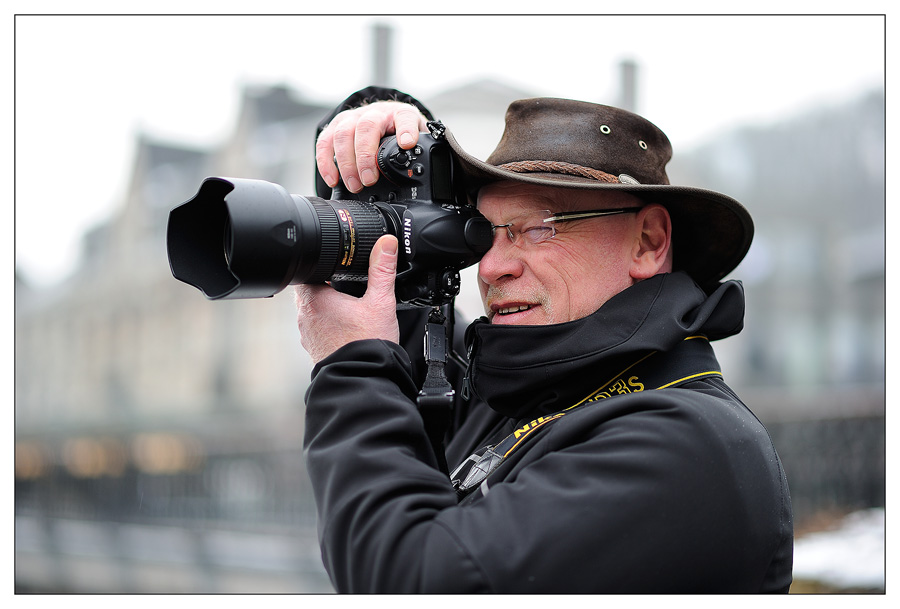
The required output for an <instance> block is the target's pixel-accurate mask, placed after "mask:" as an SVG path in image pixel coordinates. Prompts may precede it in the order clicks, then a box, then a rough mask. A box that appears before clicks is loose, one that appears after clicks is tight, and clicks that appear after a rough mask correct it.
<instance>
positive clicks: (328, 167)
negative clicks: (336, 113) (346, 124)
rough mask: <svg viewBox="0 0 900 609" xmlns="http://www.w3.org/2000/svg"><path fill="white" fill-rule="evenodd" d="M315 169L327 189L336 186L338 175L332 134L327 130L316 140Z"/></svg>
mask: <svg viewBox="0 0 900 609" xmlns="http://www.w3.org/2000/svg"><path fill="white" fill-rule="evenodd" d="M316 168H317V169H318V170H319V175H321V176H322V179H323V180H325V183H326V184H328V187H329V188H334V187H335V186H337V184H338V179H339V178H340V175H339V174H338V168H337V165H336V164H335V162H334V138H333V134H332V132H331V131H329V130H328V129H326V130H324V131H322V133H321V134H319V139H317V140H316Z"/></svg>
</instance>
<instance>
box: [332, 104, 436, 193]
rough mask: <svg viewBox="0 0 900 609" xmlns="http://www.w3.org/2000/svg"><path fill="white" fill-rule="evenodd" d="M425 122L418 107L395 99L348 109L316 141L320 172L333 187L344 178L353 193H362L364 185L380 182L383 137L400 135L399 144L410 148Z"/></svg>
mask: <svg viewBox="0 0 900 609" xmlns="http://www.w3.org/2000/svg"><path fill="white" fill-rule="evenodd" d="M426 123H427V119H426V118H425V116H423V115H422V113H421V112H419V110H418V108H416V107H415V106H412V105H410V104H404V103H401V102H396V101H379V102H375V103H373V104H369V105H367V106H362V107H361V108H354V109H353V110H345V111H343V112H341V113H340V114H338V115H337V116H335V117H334V119H333V120H332V121H331V122H330V123H328V126H327V127H325V129H323V130H322V133H320V134H319V139H318V140H316V166H317V167H318V169H319V174H320V175H321V176H322V178H323V179H324V180H325V183H326V184H328V186H329V187H331V188H334V187H335V186H337V183H338V178H339V177H341V178H343V181H344V185H345V186H346V187H347V189H348V190H349V191H350V192H359V191H360V190H362V188H363V186H371V185H373V184H374V183H375V182H377V181H378V175H379V174H378V164H377V160H376V155H377V153H378V145H379V144H380V143H381V140H382V138H383V137H384V136H386V135H391V134H397V142H398V143H399V144H400V147H401V148H404V149H410V148H412V147H413V146H415V144H416V141H418V139H419V132H421V131H425V130H426V129H427V124H426ZM335 164H336V166H335ZM338 171H340V176H338Z"/></svg>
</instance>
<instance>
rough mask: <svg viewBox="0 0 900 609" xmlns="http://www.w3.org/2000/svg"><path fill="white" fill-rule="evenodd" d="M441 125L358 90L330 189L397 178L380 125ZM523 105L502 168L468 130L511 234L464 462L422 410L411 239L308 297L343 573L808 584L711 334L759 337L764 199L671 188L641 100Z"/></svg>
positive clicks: (492, 213)
mask: <svg viewBox="0 0 900 609" xmlns="http://www.w3.org/2000/svg"><path fill="white" fill-rule="evenodd" d="M382 100H384V101H382ZM431 118H432V117H431V116H430V114H429V113H428V111H427V109H425V108H424V107H423V106H422V105H421V104H420V103H419V102H417V101H416V100H414V99H412V98H410V97H409V96H406V95H404V94H401V93H399V92H397V91H392V90H385V89H378V88H370V89H366V90H363V91H361V92H359V93H357V94H355V95H353V96H351V97H350V98H348V100H346V101H345V102H344V103H343V104H342V105H341V106H340V107H339V108H338V109H337V110H336V111H335V115H334V116H332V117H329V119H327V120H326V121H325V122H324V124H323V127H322V129H321V132H320V134H319V137H318V140H317V143H316V159H317V167H318V171H319V174H320V175H319V176H318V187H317V192H318V194H319V196H321V197H325V198H328V196H329V192H330V188H332V187H335V186H336V185H337V183H338V179H339V177H341V178H342V179H343V182H344V184H345V185H346V187H347V188H348V189H349V190H351V191H353V192H357V191H359V190H360V189H361V188H362V187H363V185H366V186H368V185H371V184H372V183H374V182H375V180H377V177H378V171H377V167H376V163H375V159H374V155H375V151H376V150H377V147H378V143H379V141H380V139H381V138H382V137H383V136H384V135H385V134H392V133H396V134H397V136H398V141H399V142H400V145H401V146H402V147H403V148H406V149H409V148H411V147H412V146H413V145H414V143H415V141H416V139H417V136H418V133H419V132H420V131H422V130H424V128H425V122H426V119H428V120H430V119H431ZM506 121H507V123H506V131H505V133H504V136H503V138H502V140H501V142H500V143H499V144H498V147H497V149H496V150H495V151H494V153H493V154H492V155H491V156H490V157H489V158H488V160H487V162H482V161H479V160H477V159H474V158H472V157H471V156H469V155H467V154H466V153H465V152H464V151H462V150H461V149H459V147H458V145H457V144H455V140H451V144H452V145H454V150H455V151H456V153H457V157H458V158H459V160H460V163H461V165H462V168H463V171H464V172H465V178H466V181H467V185H468V188H469V190H470V193H471V194H472V195H473V200H475V198H477V205H478V209H479V211H480V212H481V213H482V214H483V215H484V216H485V217H486V218H487V219H488V220H489V221H490V222H491V224H492V225H493V226H494V236H493V244H492V246H491V248H490V250H489V251H488V252H487V254H485V255H484V257H483V258H482V260H481V262H480V264H479V269H478V282H479V288H480V291H481V295H482V298H483V301H484V306H485V313H486V317H485V318H482V319H480V320H478V321H476V322H475V323H473V324H472V325H471V326H470V327H469V328H468V329H467V330H466V336H465V347H460V349H459V350H460V351H461V352H464V353H467V354H468V358H469V363H468V368H467V370H465V371H463V370H461V369H460V370H457V368H458V367H456V366H448V376H450V377H451V380H452V381H453V383H454V384H455V389H456V396H455V399H456V403H455V408H454V411H453V416H452V421H451V423H450V428H449V429H448V430H447V433H446V445H445V453H444V455H438V454H435V451H434V450H433V449H432V444H431V443H430V442H429V438H428V434H427V433H426V430H425V426H424V424H423V421H422V417H421V416H420V414H419V412H418V410H417V406H416V396H417V393H418V390H419V386H420V384H421V377H422V374H423V373H422V369H423V363H422V357H421V353H422V346H421V340H422V334H421V325H422V324H423V323H424V318H423V316H422V315H421V314H418V313H417V312H415V311H411V312H410V311H401V312H400V314H398V312H397V310H396V301H395V297H394V275H395V272H396V268H397V259H398V255H397V247H398V244H397V240H396V238H395V237H392V236H385V237H382V238H381V239H380V240H379V241H378V242H377V244H376V246H375V248H374V249H373V251H372V255H371V258H370V267H369V280H368V289H367V291H366V293H365V295H364V296H363V297H362V298H355V297H353V296H349V295H347V294H343V293H340V292H338V291H336V290H334V289H332V288H331V287H329V286H327V285H299V286H296V288H295V290H296V302H297V309H298V325H299V329H300V333H301V341H302V344H303V346H304V347H305V348H306V349H307V351H309V353H310V355H311V356H312V358H313V360H314V361H315V362H316V366H315V369H314V370H313V380H312V383H311V385H310V387H309V390H308V393H307V400H306V401H307V413H306V430H305V450H306V455H307V461H308V470H309V474H310V477H311V480H312V483H313V487H314V491H315V495H316V502H317V506H318V513H319V537H320V542H321V547H322V556H323V560H324V562H325V566H326V569H327V571H328V573H329V574H330V576H331V578H332V581H333V583H334V585H335V587H336V589H337V590H338V591H340V592H449V593H472V592H501V593H531V592H557V593H614V592H615V593H621V592H638V593H658V592H669V593H698V592H712V593H725V592H736V593H749V592H764V593H772V592H787V591H788V589H789V587H790V583H791V562H792V546H793V541H792V535H793V532H792V520H791V508H790V497H789V494H788V487H787V481H786V479H785V477H784V473H783V471H782V468H781V464H780V462H779V459H778V457H777V455H776V453H775V450H774V447H773V446H772V442H771V440H770V439H769V436H768V434H767V432H766V430H765V429H764V427H763V426H762V425H761V424H760V422H759V421H758V420H757V419H756V417H755V416H754V415H753V414H752V412H751V411H750V410H749V409H748V408H747V407H746V406H744V404H743V403H742V402H741V401H740V400H739V399H738V398H737V396H736V395H735V394H734V393H733V391H732V390H731V389H730V388H729V387H728V386H727V385H726V384H725V382H724V380H723V378H722V375H721V372H720V368H719V365H718V363H717V361H716V359H715V355H714V353H713V351H712V348H711V346H710V341H714V340H717V339H721V338H725V337H728V336H731V335H734V334H737V333H738V332H739V331H740V330H741V329H742V327H743V311H744V300H743V298H744V297H743V288H742V287H741V284H740V283H738V282H736V281H726V282H720V280H721V279H722V278H723V277H724V276H725V275H726V274H727V273H728V272H730V271H731V270H732V269H734V267H735V266H736V265H737V264H738V262H740V260H741V258H742V257H743V256H744V254H745V253H746V251H747V248H748V247H749V244H750V240H751V238H752V232H753V228H752V222H751V221H750V218H749V215H748V214H747V212H746V210H744V208H743V207H742V206H741V205H740V204H739V203H737V202H736V201H734V200H733V199H730V198H729V197H726V196H724V195H720V194H718V193H713V192H710V191H705V190H701V189H695V188H689V187H679V186H670V185H669V184H668V178H667V176H666V174H665V165H666V163H667V162H668V160H669V158H670V156H671V147H670V145H669V142H668V139H667V138H666V136H665V135H664V134H663V133H662V132H661V131H660V130H659V129H657V128H656V127H655V126H654V125H652V124H651V123H649V122H648V121H646V120H644V119H643V118H641V117H639V116H637V115H634V114H632V113H629V112H626V111H623V110H619V109H615V108H610V107H607V106H601V105H597V104H589V103H584V102H574V101H570V100H559V99H547V98H541V99H533V100H522V101H520V102H515V103H513V104H512V105H511V106H510V108H509V111H508V112H507V117H506ZM449 127H450V129H451V130H452V125H450V126H449ZM463 349H464V351H463ZM444 457H445V458H446V463H447V464H448V465H449V472H450V475H449V476H448V473H447V472H445V471H443V470H442V467H441V464H442V462H443V460H444Z"/></svg>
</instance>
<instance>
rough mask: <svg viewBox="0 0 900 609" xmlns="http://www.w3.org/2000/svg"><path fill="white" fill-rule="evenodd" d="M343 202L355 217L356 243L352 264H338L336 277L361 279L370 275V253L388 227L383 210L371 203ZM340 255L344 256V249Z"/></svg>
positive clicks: (353, 279) (340, 279)
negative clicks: (345, 265)
mask: <svg viewBox="0 0 900 609" xmlns="http://www.w3.org/2000/svg"><path fill="white" fill-rule="evenodd" d="M343 203H344V204H345V205H346V206H347V210H348V211H349V212H350V215H351V217H352V218H353V224H354V226H355V229H356V230H355V235H356V243H355V244H354V251H353V260H352V262H351V264H350V265H349V266H348V267H343V266H338V267H337V268H336V269H335V274H334V278H335V279H336V280H339V281H359V280H363V279H366V277H368V275H369V254H371V253H372V248H373V247H375V242H376V241H378V239H379V238H380V237H381V236H382V235H383V234H384V233H385V232H386V230H387V229H386V227H385V221H384V216H382V215H381V211H380V210H379V209H378V208H377V207H376V206H374V205H372V204H371V203H366V202H362V201H344V202H343ZM341 245H343V244H341ZM339 255H341V256H343V249H342V250H341V252H340V253H339ZM338 262H340V261H338Z"/></svg>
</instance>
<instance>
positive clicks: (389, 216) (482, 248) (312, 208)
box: [166, 122, 492, 306]
mask: <svg viewBox="0 0 900 609" xmlns="http://www.w3.org/2000/svg"><path fill="white" fill-rule="evenodd" d="M429 129H430V130H431V132H430V133H422V134H420V135H419V141H418V143H417V145H416V146H415V147H414V148H413V149H411V150H403V149H401V148H400V147H399V146H398V145H397V142H396V138H395V137H394V136H390V137H387V138H385V139H384V140H382V142H381V145H380V147H379V150H378V168H379V170H380V172H381V176H380V178H379V180H378V182H377V183H376V184H375V185H374V186H372V187H368V188H364V189H363V190H362V191H361V192H359V193H357V194H352V193H349V192H346V191H345V190H344V188H343V185H342V184H339V185H338V187H337V188H335V189H334V192H333V194H332V198H331V200H325V199H321V198H318V197H311V196H310V197H307V196H301V195H294V194H288V192H287V191H286V190H285V189H284V188H283V187H281V186H279V185H277V184H272V183H271V182H264V181H261V180H247V179H241V178H218V177H214V178H207V179H206V180H204V181H203V183H202V184H201V186H200V190H199V191H198V192H197V194H196V195H195V196H194V197H193V198H192V199H190V200H189V201H187V202H185V203H183V204H181V205H179V206H178V207H176V208H175V209H173V210H172V211H171V212H170V213H169V224H168V234H167V244H166V246H167V250H168V256H169V266H170V267H171V269H172V274H173V275H174V276H175V278H176V279H179V280H181V281H183V282H185V283H187V284H190V285H192V286H194V287H196V288H198V289H199V290H200V291H202V292H203V293H204V294H205V295H206V297H207V298H209V299H211V300H216V299H220V298H262V297H268V296H273V295H275V294H276V293H278V292H280V291H281V290H283V289H284V288H285V287H287V286H288V285H289V284H297V283H322V282H325V281H328V282H331V284H332V285H333V286H334V287H335V288H337V289H338V290H340V291H343V292H347V293H350V294H354V295H357V296H359V295H362V294H363V293H364V292H365V288H366V283H365V282H366V279H367V274H368V267H369V254H370V253H371V251H372V247H373V246H374V245H375V241H377V240H378V238H379V237H381V236H382V235H384V234H386V233H390V234H392V235H395V236H396V237H397V238H398V240H399V241H400V249H399V261H398V267H397V283H396V294H397V300H398V303H402V304H405V305H406V306H439V305H442V304H447V303H449V302H450V301H451V300H452V299H453V298H454V297H455V296H456V295H457V294H458V293H459V271H460V269H463V268H465V267H467V266H470V265H472V264H474V263H476V262H478V261H479V260H480V259H481V257H482V256H483V255H484V253H485V252H487V250H488V249H490V247H491V241H492V237H491V224H490V222H488V221H487V220H486V219H485V218H484V217H483V216H482V215H481V214H479V213H478V212H477V211H476V210H475V208H474V207H473V206H472V205H470V204H468V203H467V201H466V196H465V192H464V190H463V188H461V187H460V185H459V180H458V178H459V175H460V172H459V171H458V170H457V165H456V161H455V157H454V155H453V153H452V151H451V149H450V146H449V145H448V144H447V142H446V140H445V138H444V137H443V134H444V128H443V125H441V124H440V123H437V122H433V123H429Z"/></svg>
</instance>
